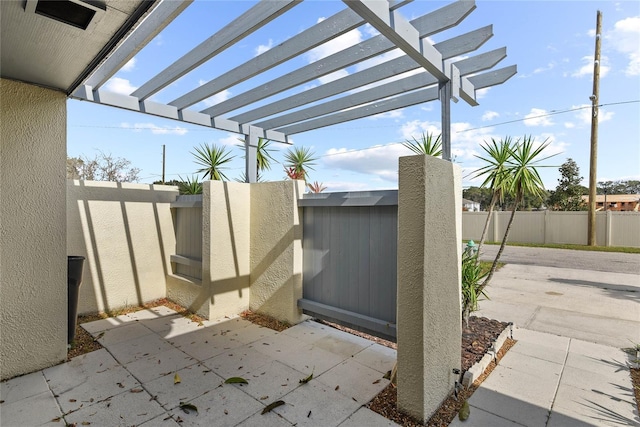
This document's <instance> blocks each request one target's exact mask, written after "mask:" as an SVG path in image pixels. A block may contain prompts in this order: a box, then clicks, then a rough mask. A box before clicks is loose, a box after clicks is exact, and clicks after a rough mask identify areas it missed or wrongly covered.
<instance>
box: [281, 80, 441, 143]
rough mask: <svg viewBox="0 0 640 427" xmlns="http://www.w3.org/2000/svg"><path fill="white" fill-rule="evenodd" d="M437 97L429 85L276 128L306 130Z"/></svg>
mask: <svg viewBox="0 0 640 427" xmlns="http://www.w3.org/2000/svg"><path fill="white" fill-rule="evenodd" d="M437 99H438V88H437V87H430V88H426V89H420V90H418V91H416V92H411V93H408V94H406V95H402V96H396V97H394V98H391V99H387V100H384V101H380V102H376V103H373V104H368V105H365V106H362V107H358V108H354V109H352V110H348V111H342V112H340V113H335V114H331V115H328V116H323V117H320V118H317V119H313V120H308V121H306V122H302V123H298V124H295V125H291V126H287V127H284V128H280V129H277V130H278V131H279V132H282V133H285V134H287V135H294V134H296V133H302V132H308V131H310V130H314V129H319V128H322V127H326V126H332V125H336V124H339V123H344V122H348V121H352V120H356V119H361V118H365V117H369V116H373V115H376V114H381V113H386V112H388V111H393V110H397V109H399V108H405V107H409V106H411V105H417V104H422V103H424V102H429V101H435V100H437Z"/></svg>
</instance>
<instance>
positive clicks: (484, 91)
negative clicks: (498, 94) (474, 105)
mask: <svg viewBox="0 0 640 427" xmlns="http://www.w3.org/2000/svg"><path fill="white" fill-rule="evenodd" d="M490 90H491V88H490V87H485V88H484V89H478V90H477V91H476V101H479V100H481V99H482V98H484V97H485V96H487V95H488V94H489V91H490Z"/></svg>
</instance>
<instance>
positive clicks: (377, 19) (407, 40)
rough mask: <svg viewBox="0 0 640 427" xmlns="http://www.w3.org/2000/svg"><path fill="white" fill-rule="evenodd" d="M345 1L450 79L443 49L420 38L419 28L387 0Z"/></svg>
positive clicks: (439, 76) (433, 70)
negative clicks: (443, 63)
mask: <svg viewBox="0 0 640 427" xmlns="http://www.w3.org/2000/svg"><path fill="white" fill-rule="evenodd" d="M343 1H344V3H345V4H346V5H347V6H349V7H350V8H351V9H352V10H354V11H355V12H356V13H358V14H359V15H360V16H362V17H363V18H364V19H365V20H366V21H367V22H368V23H369V24H370V25H371V26H373V27H374V28H375V29H376V30H378V31H380V33H381V34H383V35H384V36H385V37H387V38H388V39H389V40H391V41H392V42H393V43H394V44H395V45H396V46H398V47H399V48H400V49H402V51H403V52H404V53H405V54H407V56H409V57H410V58H412V59H413V60H414V61H416V62H417V63H418V64H420V66H422V67H424V69H425V70H427V71H428V72H429V73H431V74H432V75H433V76H435V77H436V78H437V79H438V80H439V81H441V82H446V81H447V80H449V77H448V76H447V75H446V74H445V73H444V71H443V69H442V55H441V54H440V52H438V50H437V49H436V48H435V47H433V46H432V45H431V44H430V43H428V42H427V41H425V40H422V39H420V36H419V34H418V30H416V29H415V27H414V26H412V25H411V23H410V22H409V21H407V20H406V19H405V18H404V17H403V16H402V15H401V14H400V13H399V12H398V11H397V10H393V11H390V10H389V3H388V2H386V1H379V0H343Z"/></svg>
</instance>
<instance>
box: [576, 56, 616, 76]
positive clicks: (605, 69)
mask: <svg viewBox="0 0 640 427" xmlns="http://www.w3.org/2000/svg"><path fill="white" fill-rule="evenodd" d="M582 62H583V64H584V65H583V66H582V67H580V68H579V69H578V70H576V71H574V72H573V74H571V77H578V78H580V77H585V76H593V55H588V56H583V57H582ZM608 63H609V58H608V57H606V56H604V55H601V56H600V77H605V76H606V75H607V74H608V73H609V70H611V67H609V65H608Z"/></svg>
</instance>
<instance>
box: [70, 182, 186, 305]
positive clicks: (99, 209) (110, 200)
mask: <svg viewBox="0 0 640 427" xmlns="http://www.w3.org/2000/svg"><path fill="white" fill-rule="evenodd" d="M177 195H178V190H177V188H176V187H171V186H164V185H145V184H127V183H115V182H96V181H68V182H67V235H68V238H67V254H68V255H82V256H84V257H86V261H85V266H84V276H83V280H82V285H81V286H80V295H79V301H78V312H79V313H95V312H98V311H107V310H113V309H116V308H120V307H124V306H128V305H139V304H142V303H144V302H148V301H152V300H155V299H159V298H164V297H165V296H166V279H165V278H166V276H167V274H168V273H169V272H170V266H169V256H170V255H171V254H173V253H174V252H173V251H174V248H175V234H174V230H173V220H172V218H171V211H170V208H169V204H170V203H171V202H172V201H174V200H175V199H176V197H177Z"/></svg>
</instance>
